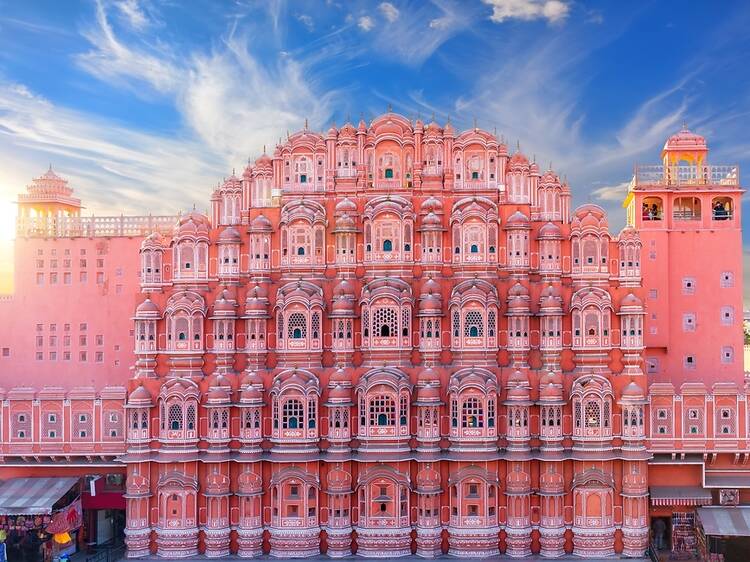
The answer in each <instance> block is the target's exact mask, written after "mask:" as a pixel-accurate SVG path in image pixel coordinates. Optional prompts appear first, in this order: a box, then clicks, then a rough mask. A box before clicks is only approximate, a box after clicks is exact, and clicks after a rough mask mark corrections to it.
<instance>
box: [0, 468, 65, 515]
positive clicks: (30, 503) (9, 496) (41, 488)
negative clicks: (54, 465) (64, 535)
mask: <svg viewBox="0 0 750 562" xmlns="http://www.w3.org/2000/svg"><path fill="white" fill-rule="evenodd" d="M77 482H78V478H76V477H60V478H11V479H10V480H6V481H5V482H3V483H2V484H0V515H45V514H50V513H52V506H53V505H55V503H56V502H57V501H58V500H59V499H60V498H61V497H63V496H64V495H65V494H66V493H67V492H68V490H70V489H71V488H72V487H73V486H74V485H75V484H76V483H77Z"/></svg>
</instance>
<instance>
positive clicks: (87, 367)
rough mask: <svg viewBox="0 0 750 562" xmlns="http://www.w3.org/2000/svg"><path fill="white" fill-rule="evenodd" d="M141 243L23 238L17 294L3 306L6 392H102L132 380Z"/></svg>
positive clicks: (1, 360)
mask: <svg viewBox="0 0 750 562" xmlns="http://www.w3.org/2000/svg"><path fill="white" fill-rule="evenodd" d="M139 245H140V238H138V237H133V238H131V237H117V238H103V237H102V238H82V237H79V238H57V239H43V238H19V239H17V240H16V246H15V294H14V295H13V296H12V297H11V298H9V299H5V300H2V301H0V316H1V317H2V318H3V319H5V321H4V322H3V323H2V324H0V348H2V349H0V370H2V372H3V386H5V387H6V388H10V387H14V386H34V387H37V388H41V387H42V386H45V385H55V386H58V385H63V386H66V387H72V386H82V385H83V386H92V387H94V388H96V389H101V388H102V387H103V386H106V385H111V384H123V383H124V382H125V381H126V380H127V379H128V378H129V373H130V368H131V366H132V364H133V361H134V356H133V353H132V350H133V338H132V336H131V331H132V321H131V319H130V318H131V316H132V311H133V307H134V306H135V302H136V296H137V294H138V292H139V279H138V267H139V265H138V248H139ZM84 251H85V255H84V254H82V252H84ZM53 252H55V254H54V255H53ZM55 260H56V262H57V267H54V263H53V262H54V261H55ZM68 260H70V264H69V266H68V263H67V261H68ZM81 260H85V262H86V263H85V267H82V263H81ZM40 266H41V267H40ZM54 274H56V276H57V282H56V283H54V282H53V278H54ZM82 276H84V277H82ZM38 278H39V280H38ZM39 281H41V284H40V282H39ZM82 324H85V330H83V329H82ZM38 325H41V331H40V330H39V329H38ZM66 325H69V330H68V331H66V329H65V328H66ZM53 330H54V331H53ZM40 337H41V344H42V345H41V346H40V345H39V343H40V342H39V341H38V338H40ZM68 337H69V345H66V343H68V342H67V338H68ZM82 338H85V343H84V341H83V340H82ZM6 350H7V351H6ZM66 352H69V353H70V359H65V353H66ZM82 352H85V360H83V358H82V356H81V353H82ZM39 353H41V354H42V355H41V357H42V359H41V360H40V359H38V358H37V356H38V354H39ZM55 354H56V355H55Z"/></svg>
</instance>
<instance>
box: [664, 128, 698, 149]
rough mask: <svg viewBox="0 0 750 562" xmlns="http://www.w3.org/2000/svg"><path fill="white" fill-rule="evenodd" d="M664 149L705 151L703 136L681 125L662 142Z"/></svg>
mask: <svg viewBox="0 0 750 562" xmlns="http://www.w3.org/2000/svg"><path fill="white" fill-rule="evenodd" d="M664 150H665V151H667V150H680V151H701V152H702V151H707V150H708V145H707V144H706V139H705V137H703V136H701V135H699V134H697V133H693V132H692V131H690V130H689V129H688V128H687V127H682V129H680V131H679V132H678V133H675V134H674V135H672V136H671V137H669V138H668V139H667V142H665V143H664Z"/></svg>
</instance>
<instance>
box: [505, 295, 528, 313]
mask: <svg viewBox="0 0 750 562" xmlns="http://www.w3.org/2000/svg"><path fill="white" fill-rule="evenodd" d="M508 309H509V310H528V309H529V304H528V303H527V302H526V300H525V299H523V298H521V297H513V298H512V299H510V302H509V303H508Z"/></svg>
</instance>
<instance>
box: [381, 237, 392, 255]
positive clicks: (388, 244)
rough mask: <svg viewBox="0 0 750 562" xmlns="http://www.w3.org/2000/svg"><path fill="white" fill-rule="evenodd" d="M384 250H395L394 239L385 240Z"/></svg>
mask: <svg viewBox="0 0 750 562" xmlns="http://www.w3.org/2000/svg"><path fill="white" fill-rule="evenodd" d="M383 251H384V252H392V251H393V241H392V240H388V239H386V240H383Z"/></svg>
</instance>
